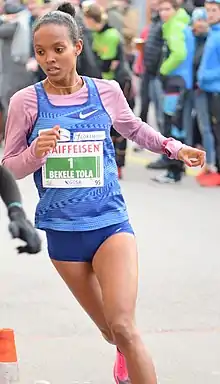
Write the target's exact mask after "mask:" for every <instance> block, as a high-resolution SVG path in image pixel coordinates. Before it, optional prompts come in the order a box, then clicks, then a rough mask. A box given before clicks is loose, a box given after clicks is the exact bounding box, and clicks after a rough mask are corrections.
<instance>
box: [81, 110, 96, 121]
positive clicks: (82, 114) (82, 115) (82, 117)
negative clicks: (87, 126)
mask: <svg viewBox="0 0 220 384" xmlns="http://www.w3.org/2000/svg"><path fill="white" fill-rule="evenodd" d="M97 111H98V110H97V109H96V110H95V111H91V112H88V113H82V112H80V114H79V118H80V119H86V118H87V117H89V116H91V115H93V114H94V113H96V112H97Z"/></svg>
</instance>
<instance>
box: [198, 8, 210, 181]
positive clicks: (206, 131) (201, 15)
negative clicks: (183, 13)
mask: <svg viewBox="0 0 220 384" xmlns="http://www.w3.org/2000/svg"><path fill="white" fill-rule="evenodd" d="M208 27H209V26H208V21H207V12H206V10H205V8H196V9H195V10H194V11H193V14H192V29H193V33H194V35H195V56H194V98H193V100H194V110H195V112H196V119H197V122H198V127H199V130H200V133H201V138H202V145H203V147H204V149H205V151H206V166H205V167H204V168H203V170H202V172H201V173H200V174H199V175H198V176H197V181H198V182H200V180H202V179H203V176H204V175H206V174H208V173H210V172H213V170H214V164H215V151H214V137H213V134H212V128H211V122H210V115H209V110H208V98H207V94H206V92H204V91H202V90H201V89H200V88H199V87H198V83H197V71H198V69H199V66H200V63H201V59H202V55H203V51H204V46H205V42H206V39H207V36H208Z"/></svg>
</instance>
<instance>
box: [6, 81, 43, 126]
mask: <svg viewBox="0 0 220 384" xmlns="http://www.w3.org/2000/svg"><path fill="white" fill-rule="evenodd" d="M37 109H38V106H37V94H36V91H35V87H34V85H30V86H28V87H26V88H23V89H21V90H20V91H18V92H16V93H15V94H14V95H13V96H12V97H11V100H10V105H9V110H10V112H11V113H19V114H23V118H24V119H25V121H28V122H29V124H33V122H34V121H35V119H36V117H37Z"/></svg>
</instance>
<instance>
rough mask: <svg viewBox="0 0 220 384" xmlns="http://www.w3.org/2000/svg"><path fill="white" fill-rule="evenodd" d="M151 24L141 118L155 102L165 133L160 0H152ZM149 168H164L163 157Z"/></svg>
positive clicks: (157, 118) (161, 128)
mask: <svg viewBox="0 0 220 384" xmlns="http://www.w3.org/2000/svg"><path fill="white" fill-rule="evenodd" d="M150 7H151V24H150V28H149V33H148V38H147V40H146V43H145V46H144V74H143V78H142V84H141V113H140V118H141V119H142V120H143V121H145V122H146V121H147V115H148V108H149V101H150V100H151V101H152V103H153V104H154V108H155V115H156V121H157V126H158V129H159V131H160V132H161V133H163V91H162V85H161V81H160V79H159V69H160V64H161V56H162V48H163V37H162V22H161V19H160V15H159V13H158V0H151V2H150ZM147 168H149V169H163V168H164V161H163V157H161V158H159V160H157V161H155V162H152V163H150V164H148V165H147Z"/></svg>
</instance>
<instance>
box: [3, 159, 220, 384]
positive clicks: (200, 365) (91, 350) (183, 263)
mask: <svg viewBox="0 0 220 384" xmlns="http://www.w3.org/2000/svg"><path fill="white" fill-rule="evenodd" d="M147 159H148V160H149V155H148V154H147V153H146V152H143V153H141V154H138V155H133V154H130V155H129V156H128V165H127V168H126V170H125V175H124V180H123V181H122V182H121V184H122V189H123V192H124V196H125V199H126V201H127V204H128V210H129V214H130V218H131V221H132V223H133V226H134V229H135V231H136V235H137V241H138V248H139V262H140V280H139V294H138V303H137V319H138V325H139V328H140V330H141V332H142V335H143V338H144V341H145V343H146V346H147V347H148V349H149V350H150V352H151V354H152V356H153V359H154V361H155V364H156V367H157V372H158V377H159V383H160V384H219V383H220V299H219V292H220V278H219V276H220V254H219V240H218V235H219V229H218V228H219V215H220V199H219V189H217V188H215V189H203V188H200V187H199V186H198V185H197V184H196V182H195V179H194V178H193V177H190V176H186V177H185V178H184V180H183V182H182V183H181V184H179V185H164V186H159V185H155V184H154V183H153V182H152V181H151V176H152V175H154V172H152V171H147V170H146V169H145V168H144V164H145V162H146V161H147ZM19 185H20V187H21V190H22V193H23V199H24V205H25V208H26V210H27V213H28V216H29V218H30V219H32V220H33V217H34V210H35V205H36V202H37V194H36V191H35V188H34V186H33V183H32V178H31V177H29V178H27V179H25V180H23V181H21V182H19ZM0 208H1V221H0V230H1V251H0V327H7V328H13V329H14V330H15V335H16V345H17V353H18V357H19V367H20V383H21V384H34V383H35V381H37V380H40V379H42V380H43V379H44V380H47V381H48V382H49V383H50V384H73V383H79V384H86V383H87V384H110V383H113V379H112V365H113V362H114V355H115V350H114V348H113V347H112V346H109V345H108V344H107V343H105V342H104V340H103V339H102V338H101V337H100V334H99V332H98V331H97V330H96V328H95V327H94V325H93V324H92V322H91V321H90V319H89V318H88V317H87V316H86V315H85V313H84V312H83V311H82V310H81V308H80V307H79V305H78V304H77V302H76V301H75V300H74V299H73V297H72V296H71V294H70V293H69V291H68V289H67V288H66V287H65V285H64V284H63V282H62V281H61V279H60V278H59V276H58V275H57V273H56V272H55V270H54V269H53V267H52V265H51V263H50V261H49V258H48V256H47V251H46V246H44V250H43V252H42V253H41V254H39V255H35V256H28V255H17V254H16V252H15V246H16V244H17V242H16V241H12V240H11V239H10V237H9V235H8V232H7V224H8V220H7V216H6V211H5V209H4V207H3V206H2V205H1V207H0ZM42 236H43V239H44V235H43V234H42ZM140 384H142V383H140Z"/></svg>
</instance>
